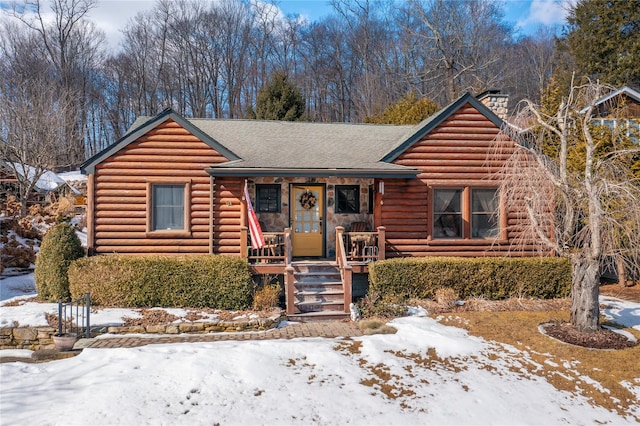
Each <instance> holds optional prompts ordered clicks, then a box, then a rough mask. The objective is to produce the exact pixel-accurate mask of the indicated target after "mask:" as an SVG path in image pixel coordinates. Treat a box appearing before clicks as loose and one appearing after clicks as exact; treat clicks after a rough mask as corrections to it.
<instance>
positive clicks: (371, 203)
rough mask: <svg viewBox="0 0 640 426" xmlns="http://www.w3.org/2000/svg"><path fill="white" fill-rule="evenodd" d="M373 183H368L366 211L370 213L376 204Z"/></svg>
mask: <svg viewBox="0 0 640 426" xmlns="http://www.w3.org/2000/svg"><path fill="white" fill-rule="evenodd" d="M373 188H374V185H369V210H368V211H367V213H369V214H372V213H373V209H374V207H375V204H376V192H375V191H374V189H373Z"/></svg>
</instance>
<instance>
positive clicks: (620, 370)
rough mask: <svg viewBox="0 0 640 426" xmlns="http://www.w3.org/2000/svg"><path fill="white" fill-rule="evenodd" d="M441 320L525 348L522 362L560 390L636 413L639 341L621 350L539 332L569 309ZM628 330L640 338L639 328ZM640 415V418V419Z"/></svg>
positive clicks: (455, 315) (450, 316)
mask: <svg viewBox="0 0 640 426" xmlns="http://www.w3.org/2000/svg"><path fill="white" fill-rule="evenodd" d="M439 319H440V322H442V323H443V324H446V325H452V326H456V327H463V328H465V329H467V330H469V333H470V334H472V335H474V336H480V337H482V338H484V339H487V340H492V341H495V342H499V343H504V344H508V345H511V346H513V347H515V348H517V349H519V350H521V351H522V353H523V355H522V358H523V362H522V365H523V366H524V367H525V368H526V369H527V371H528V373H529V374H533V375H538V376H541V377H544V378H545V379H546V380H547V381H548V382H549V383H551V384H552V385H553V386H554V387H556V388H557V389H560V390H566V391H568V392H571V393H574V394H581V395H584V396H586V397H588V398H589V399H591V400H592V401H593V403H595V404H597V405H600V406H602V407H605V408H607V409H609V410H612V411H617V412H618V413H620V414H623V415H632V414H631V413H630V411H629V410H630V407H631V406H633V405H634V404H637V403H638V402H637V401H636V398H635V396H634V394H633V393H631V392H630V391H629V390H628V389H627V388H625V386H624V383H625V382H626V383H630V384H631V385H633V386H636V387H637V386H640V363H639V362H638V360H639V359H640V346H636V347H634V348H630V349H624V350H616V351H602V350H594V349H586V348H581V347H577V346H572V345H567V344H565V343H561V342H559V341H557V340H554V339H551V338H549V337H547V336H545V335H543V334H541V333H540V332H539V331H538V325H539V324H541V323H544V322H548V321H554V320H561V321H567V320H568V319H569V318H568V311H566V310H564V311H562V312H553V311H547V312H540V311H511V312H509V311H497V312H496V311H493V312H486V311H481V312H480V311H466V312H455V313H453V312H452V313H450V314H448V315H442V316H440V317H439ZM626 330H627V331H629V332H631V333H632V334H634V335H635V336H636V337H637V338H639V339H640V332H638V331H637V330H634V329H626ZM594 382H597V383H594ZM598 384H599V385H598ZM632 416H633V415H632ZM635 420H636V421H639V422H640V418H637V417H635Z"/></svg>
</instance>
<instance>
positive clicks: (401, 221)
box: [380, 103, 540, 257]
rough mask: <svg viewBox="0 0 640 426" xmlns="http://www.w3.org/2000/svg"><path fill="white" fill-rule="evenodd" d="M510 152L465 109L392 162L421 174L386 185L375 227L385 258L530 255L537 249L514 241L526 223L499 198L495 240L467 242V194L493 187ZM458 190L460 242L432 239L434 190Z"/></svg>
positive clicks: (490, 127)
mask: <svg viewBox="0 0 640 426" xmlns="http://www.w3.org/2000/svg"><path fill="white" fill-rule="evenodd" d="M514 149H515V144H514V142H513V141H511V140H510V139H508V138H506V137H505V136H504V135H503V134H502V133H500V129H499V128H498V127H497V126H496V125H495V124H494V123H493V122H491V121H490V120H489V119H488V118H487V117H486V116H485V115H483V114H482V113H481V112H479V111H478V110H477V109H476V108H474V107H473V106H472V105H470V104H468V103H467V104H465V105H463V106H462V107H461V108H460V109H458V110H457V111H456V112H454V113H452V114H451V115H450V116H449V117H448V118H447V119H446V120H444V121H443V122H442V123H440V124H439V125H438V126H437V127H435V128H434V129H433V130H432V131H431V132H429V133H428V134H427V135H425V136H424V137H422V138H421V139H420V140H419V141H417V142H416V143H414V144H413V145H412V146H410V147H408V148H407V149H406V150H405V151H404V152H403V153H401V154H400V155H399V156H398V157H397V158H396V159H395V160H394V161H393V162H394V163H395V164H399V165H403V166H409V167H414V168H417V169H419V170H420V173H419V174H418V176H417V177H418V179H415V180H403V179H394V180H385V181H384V195H383V196H382V203H381V206H380V214H381V220H380V224H382V225H383V226H385V227H386V228H387V229H386V236H387V256H388V257H400V256H534V255H539V254H540V246H539V244H537V243H536V241H533V240H525V241H522V240H521V239H520V240H518V244H517V245H516V246H514V245H513V244H512V243H513V242H514V241H516V239H517V238H518V237H519V236H520V235H519V234H518V230H519V229H520V228H521V225H522V223H523V221H524V220H526V219H525V217H524V216H523V215H522V213H520V212H522V210H521V209H520V210H519V209H518V206H517V205H511V204H510V203H509V202H508V201H507V200H504V199H503V198H502V197H501V198H500V207H499V209H500V235H499V237H498V238H495V239H481V238H471V236H470V234H471V232H470V227H471V225H470V214H471V208H470V201H471V196H470V193H471V189H478V188H497V187H498V186H499V181H498V180H497V178H496V176H497V173H498V172H499V171H500V168H501V167H502V165H503V163H504V161H505V160H506V159H507V158H509V156H510V155H511V154H512V152H513V151H514ZM439 188H459V189H461V190H462V191H463V206H462V215H463V237H462V238H434V237H433V216H434V212H433V191H434V189H439Z"/></svg>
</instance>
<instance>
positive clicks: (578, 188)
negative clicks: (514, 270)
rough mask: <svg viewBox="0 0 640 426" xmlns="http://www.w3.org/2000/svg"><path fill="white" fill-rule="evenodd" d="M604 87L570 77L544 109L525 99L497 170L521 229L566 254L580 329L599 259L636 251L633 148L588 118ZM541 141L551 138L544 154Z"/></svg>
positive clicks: (594, 303) (591, 310) (592, 317)
mask: <svg viewBox="0 0 640 426" xmlns="http://www.w3.org/2000/svg"><path fill="white" fill-rule="evenodd" d="M604 90H605V87H603V86H602V85H600V84H587V85H584V86H575V85H573V84H572V87H571V91H570V93H569V95H568V97H566V98H564V99H563V100H562V102H561V104H560V106H559V107H558V108H557V110H556V111H554V112H553V113H552V114H550V115H546V114H544V112H542V110H541V108H540V107H538V106H537V105H535V104H533V103H532V102H530V101H528V100H525V101H524V108H523V110H522V113H521V114H527V115H528V116H529V119H530V122H533V123H534V126H533V127H532V130H530V131H527V132H518V133H514V136H513V137H514V138H519V139H520V140H522V141H523V143H522V144H521V146H520V148H519V149H517V150H516V152H515V154H514V155H513V156H512V157H511V158H510V160H509V161H508V162H507V165H506V166H505V168H504V170H503V176H502V177H503V183H502V187H501V190H502V192H503V196H505V197H506V199H509V200H513V202H515V203H520V204H521V205H522V206H523V208H524V211H525V212H526V215H527V217H528V219H529V226H527V227H526V229H522V230H520V231H521V232H522V235H523V236H524V235H528V236H535V237H537V238H538V239H539V240H541V241H542V242H544V243H545V245H546V246H547V247H548V248H550V249H551V250H553V251H554V252H555V253H556V254H557V255H559V256H563V257H567V258H569V259H571V264H572V270H573V283H572V294H571V298H572V304H571V323H572V324H573V325H574V326H575V327H576V328H577V329H578V330H579V331H582V332H593V331H596V330H598V329H599V322H598V321H599V306H598V294H599V285H600V279H601V266H602V264H603V261H604V260H605V259H607V258H608V257H611V256H629V255H633V251H634V250H636V254H637V247H638V246H639V245H640V232H639V231H640V209H638V208H637V206H638V205H640V182H638V180H637V178H634V177H633V176H632V175H631V172H630V168H629V164H630V161H631V159H632V156H633V155H634V154H637V153H638V152H640V148H638V147H637V146H635V147H634V146H630V145H629V144H627V143H625V141H624V138H621V135H620V134H616V133H615V132H612V131H611V130H610V129H609V131H607V128H603V127H597V126H594V124H593V122H592V113H593V110H594V102H595V101H596V100H597V99H599V98H600V97H601V96H603V95H604V94H605V92H604ZM545 146H547V147H549V146H552V149H546V153H547V154H548V155H545V148H544V147H545ZM576 165H579V167H576ZM549 231H553V232H549ZM634 247H635V249H634Z"/></svg>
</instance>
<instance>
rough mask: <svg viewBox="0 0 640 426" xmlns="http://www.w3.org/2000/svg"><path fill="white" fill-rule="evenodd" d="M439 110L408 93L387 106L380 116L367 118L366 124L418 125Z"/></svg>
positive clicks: (431, 103)
mask: <svg viewBox="0 0 640 426" xmlns="http://www.w3.org/2000/svg"><path fill="white" fill-rule="evenodd" d="M438 109H439V107H438V105H436V104H435V103H434V102H433V101H431V100H429V99H427V98H420V99H418V97H417V96H416V94H415V93H414V92H411V93H409V94H408V95H406V96H405V97H403V98H402V99H400V100H399V101H398V102H396V103H395V104H391V105H389V106H388V107H387V108H385V110H384V111H382V112H381V113H380V114H376V115H373V116H371V117H367V118H366V119H365V122H366V123H374V124H418V123H420V122H421V121H422V120H424V119H425V118H427V117H429V116H430V115H432V114H434V113H435V112H437V111H438Z"/></svg>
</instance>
